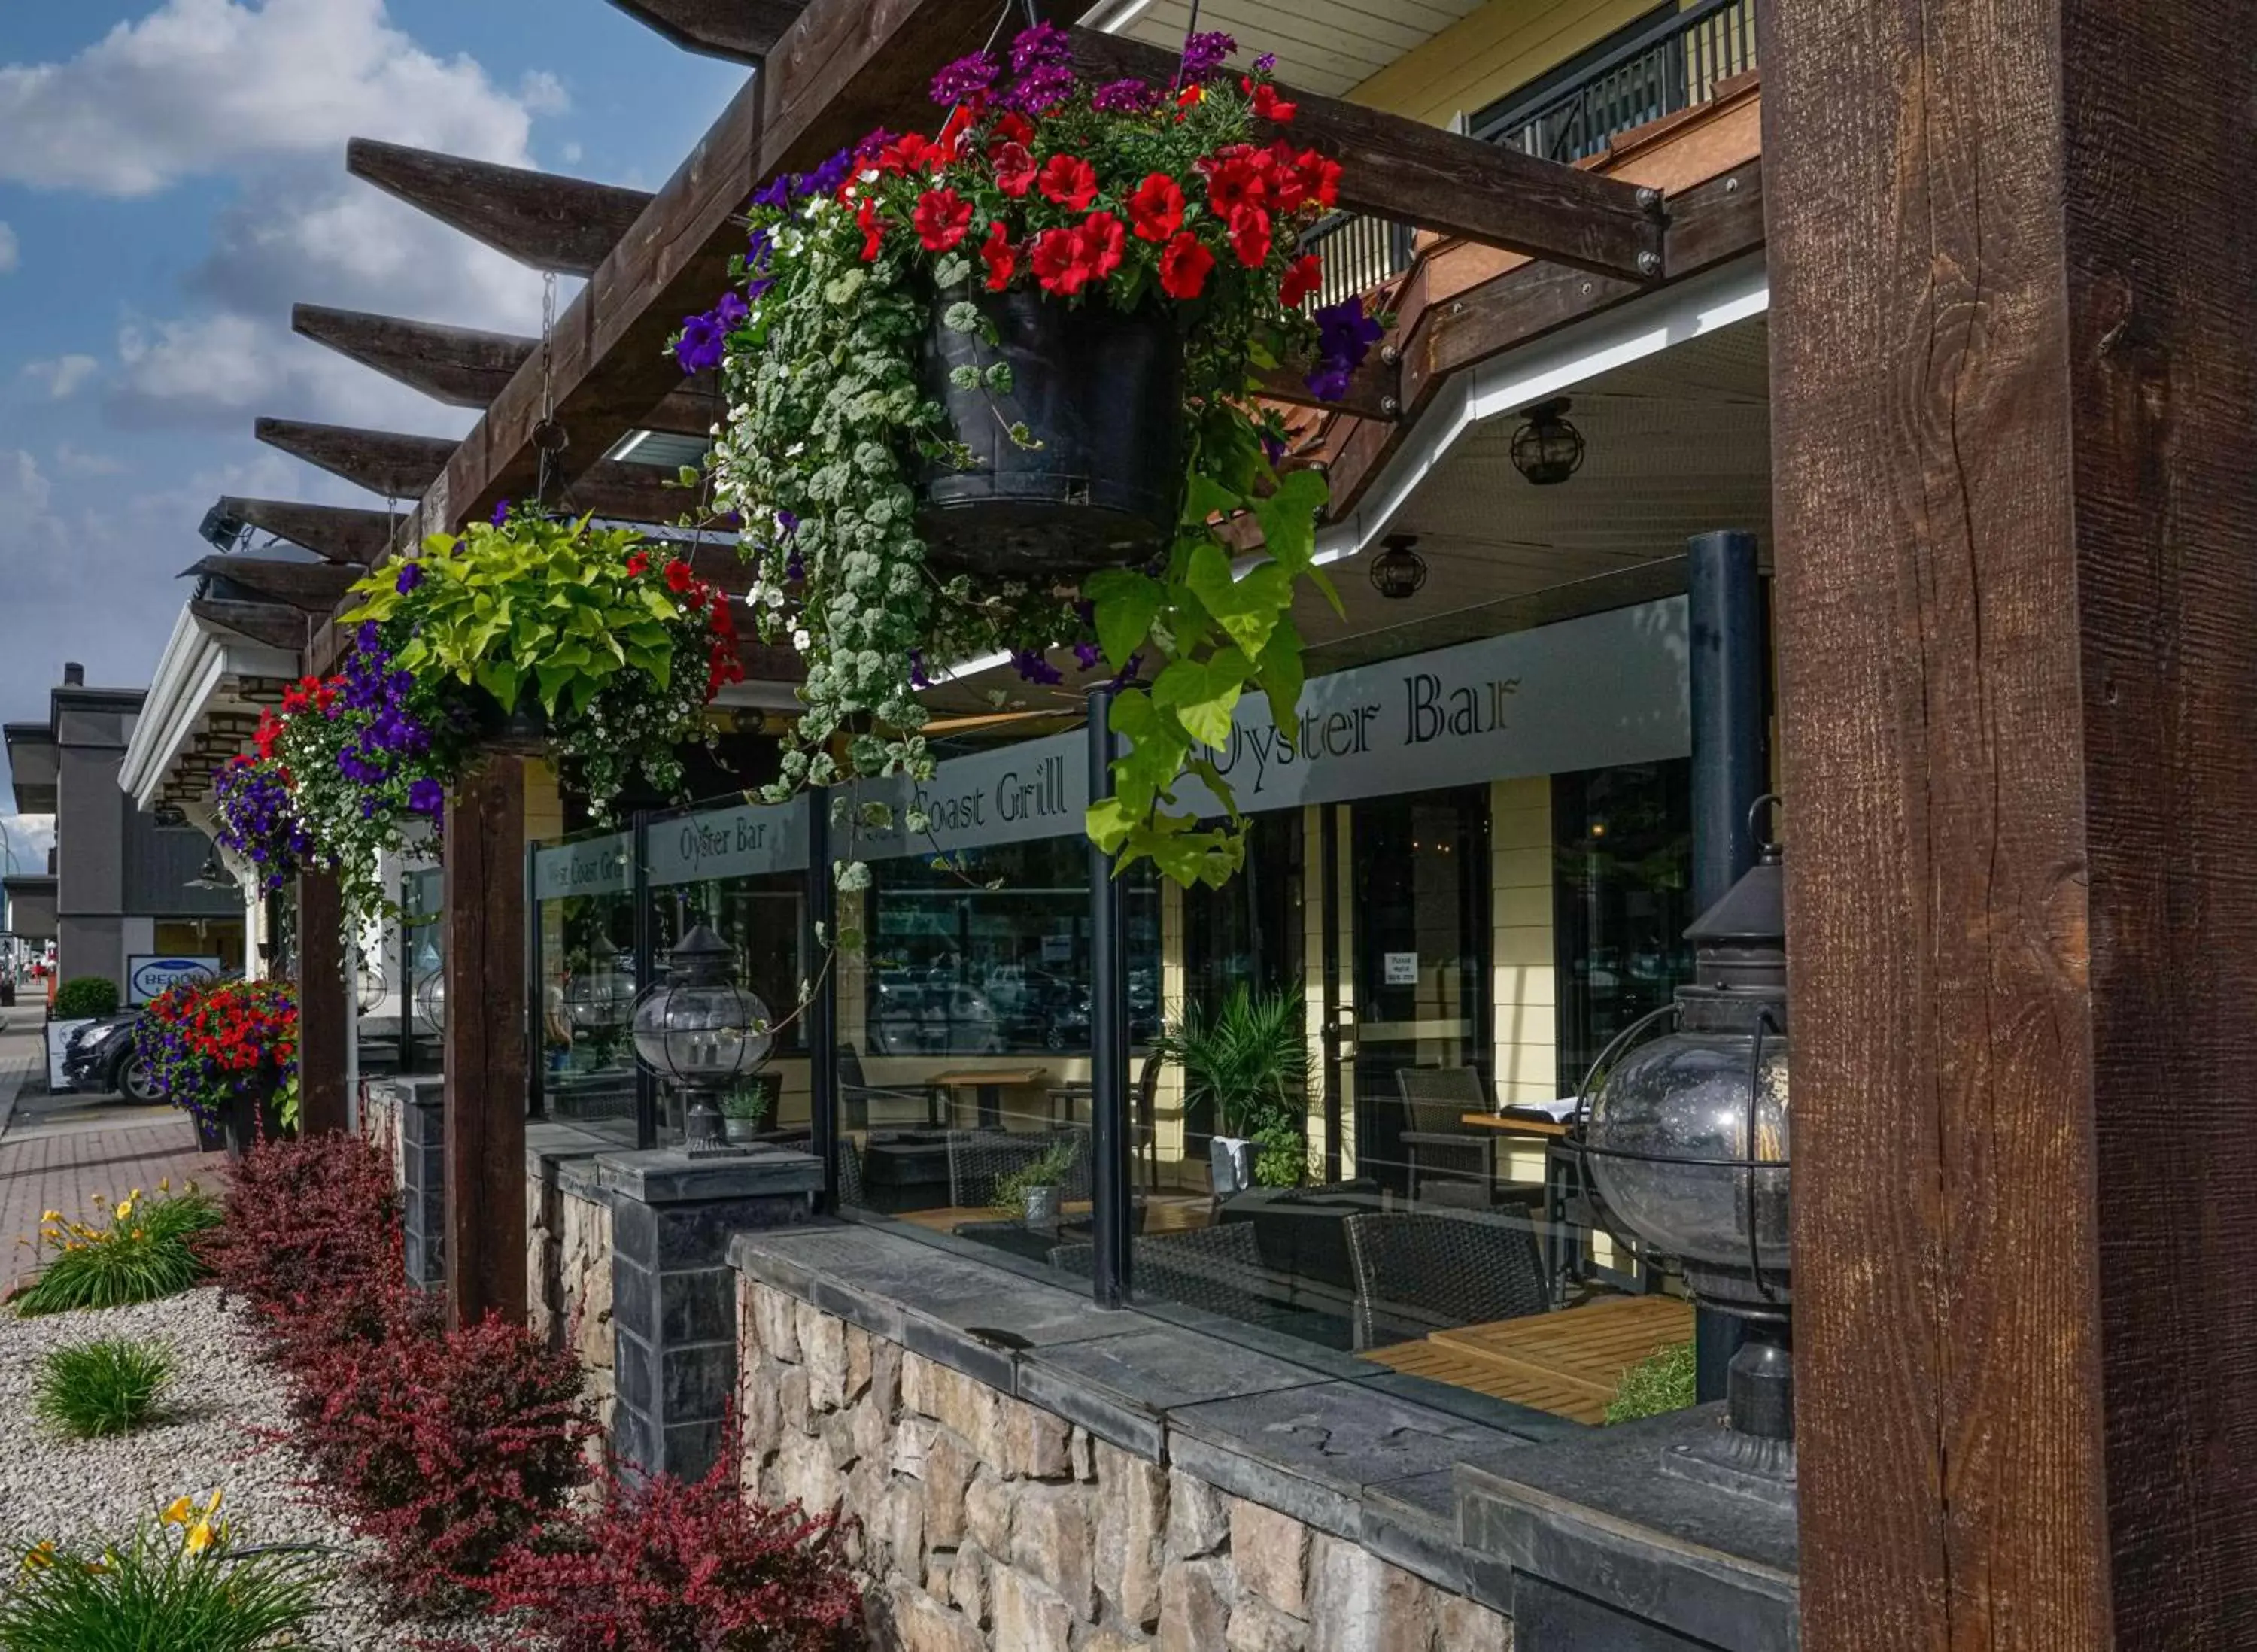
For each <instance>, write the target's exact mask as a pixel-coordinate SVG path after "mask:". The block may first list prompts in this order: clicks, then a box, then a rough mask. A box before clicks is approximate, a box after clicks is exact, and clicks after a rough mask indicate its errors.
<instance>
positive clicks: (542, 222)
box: [345, 138, 650, 275]
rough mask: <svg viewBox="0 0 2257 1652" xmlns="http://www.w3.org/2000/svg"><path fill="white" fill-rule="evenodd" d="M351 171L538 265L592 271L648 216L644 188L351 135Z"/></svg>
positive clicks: (573, 272) (347, 165) (466, 232)
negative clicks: (642, 215)
mask: <svg viewBox="0 0 2257 1652" xmlns="http://www.w3.org/2000/svg"><path fill="white" fill-rule="evenodd" d="M345 170H346V171H347V172H349V173H351V174H352V175H353V176H354V177H356V178H358V179H362V180H365V181H366V182H369V183H372V184H374V185H375V186H376V187H378V188H379V189H381V190H383V191H384V192H385V193H386V194H391V195H397V196H398V197H399V198H400V200H402V201H406V202H407V204H408V205H409V206H411V207H414V208H419V209H420V210H421V211H424V212H428V213H429V214H430V215H431V216H433V217H435V218H436V219H438V220H439V222H442V223H445V224H450V225H452V226H453V227H454V228H456V229H460V230H461V231H462V232H463V234H464V235H467V236H470V237H473V238H474V239H476V240H479V241H483V242H485V244H486V245H488V246H490V247H492V248H493V249H494V251H497V252H506V253H507V254H508V255H509V256H510V257H511V258H515V259H516V260H517V261H518V262H519V263H520V264H529V265H532V266H533V267H534V269H536V270H554V271H555V272H556V273H557V274H559V275H590V274H592V273H593V272H595V269H596V266H597V265H599V264H601V263H602V262H603V261H604V258H605V256H606V255H607V254H609V253H610V251H612V248H613V247H615V246H617V245H618V244H619V237H620V236H622V235H624V234H625V233H626V229H627V227H628V226H629V225H630V224H632V223H633V222H634V221H635V220H636V218H638V217H639V216H640V215H641V214H642V211H643V209H644V208H646V207H647V206H648V205H649V204H650V197H649V196H648V195H647V194H644V193H643V192H642V191H641V190H640V189H622V188H620V187H618V186H617V185H615V184H598V183H591V182H589V181H588V180H586V179H584V178H560V177H558V176H557V175H556V174H555V173H545V172H533V171H529V170H528V169H527V168H525V167H523V166H495V165H494V164H493V163H492V161H487V160H465V159H463V158H462V157H461V156H459V155H442V154H438V153H436V152H434V151H431V150H428V149H410V148H407V146H405V145H400V144H386V143H381V142H379V141H378V140H377V139H375V138H349V139H347V140H346V143H345Z"/></svg>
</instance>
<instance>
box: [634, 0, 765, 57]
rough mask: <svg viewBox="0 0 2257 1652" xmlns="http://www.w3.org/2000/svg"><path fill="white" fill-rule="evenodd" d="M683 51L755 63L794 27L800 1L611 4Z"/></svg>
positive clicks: (661, 0)
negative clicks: (648, 26) (645, 24)
mask: <svg viewBox="0 0 2257 1652" xmlns="http://www.w3.org/2000/svg"><path fill="white" fill-rule="evenodd" d="M612 4H613V5H615V6H617V7H618V8H619V10H620V11H624V12H626V14H627V15H628V16H629V17H631V18H637V19H638V20H640V21H641V22H643V23H647V24H648V25H650V26H651V27H652V28H654V29H655V30H657V31H658V32H660V33H661V34H662V35H664V36H665V37H666V38H667V39H669V40H671V41H673V42H674V43H675V45H676V46H680V47H682V48H683V50H684V51H689V52H702V53H704V54H705V55H706V56H708V57H718V58H727V59H729V60H732V62H738V63H757V62H759V61H760V60H761V59H762V58H764V57H766V56H767V55H768V53H769V52H771V51H773V50H774V49H775V43H776V42H777V41H778V40H781V39H783V37H784V32H785V31H786V30H788V29H789V28H790V27H791V25H793V24H794V23H796V21H798V18H799V14H800V12H801V11H803V10H804V9H805V7H804V4H803V0H612Z"/></svg>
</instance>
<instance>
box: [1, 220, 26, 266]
mask: <svg viewBox="0 0 2257 1652" xmlns="http://www.w3.org/2000/svg"><path fill="white" fill-rule="evenodd" d="M23 261H24V255H23V245H22V243H20V242H18V240H17V239H16V232H15V231H14V230H13V229H10V228H9V227H8V226H7V224H5V223H4V222H0V275H5V274H7V273H8V272H10V271H11V270H12V269H14V268H15V267H16V266H17V265H19V264H21V263H23Z"/></svg>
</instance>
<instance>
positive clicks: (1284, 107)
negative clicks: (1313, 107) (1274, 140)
mask: <svg viewBox="0 0 2257 1652" xmlns="http://www.w3.org/2000/svg"><path fill="white" fill-rule="evenodd" d="M1300 112H1301V106H1300V105H1299V104H1298V103H1289V102H1286V101H1285V100H1284V98H1282V97H1280V96H1278V95H1277V88H1276V87H1274V86H1272V85H1270V82H1269V81H1263V82H1262V84H1261V85H1259V86H1257V87H1256V88H1254V113H1255V114H1256V116H1258V117H1259V118H1261V119H1263V120H1265V121H1270V122H1273V123H1275V124H1277V125H1279V126H1284V125H1286V124H1290V123H1291V120H1292V118H1293V116H1296V115H1298V114H1299V113H1300Z"/></svg>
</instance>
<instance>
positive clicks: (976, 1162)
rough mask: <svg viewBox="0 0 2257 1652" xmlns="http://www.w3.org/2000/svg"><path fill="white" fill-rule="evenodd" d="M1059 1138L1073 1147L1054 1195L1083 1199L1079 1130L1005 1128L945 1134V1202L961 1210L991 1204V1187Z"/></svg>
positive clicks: (1085, 1184) (1085, 1180)
mask: <svg viewBox="0 0 2257 1652" xmlns="http://www.w3.org/2000/svg"><path fill="white" fill-rule="evenodd" d="M1060 1137H1065V1138H1066V1139H1067V1140H1071V1141H1072V1143H1073V1144H1074V1157H1073V1165H1072V1168H1070V1169H1069V1170H1068V1171H1067V1172H1066V1175H1065V1180H1064V1181H1062V1182H1060V1183H1058V1197H1060V1198H1064V1199H1086V1198H1087V1197H1089V1134H1088V1133H1087V1132H1086V1131H1083V1130H1045V1131H1040V1132H1029V1133H1023V1134H1022V1133H1014V1132H1011V1131H1008V1130H952V1131H950V1132H949V1133H948V1202H949V1203H950V1204H952V1205H955V1206H957V1207H958V1208H959V1209H961V1210H973V1209H978V1208H980V1207H983V1206H986V1205H988V1204H993V1203H994V1197H995V1184H996V1183H998V1182H1001V1180H1002V1179H1003V1178H1004V1177H1005V1176H1007V1175H1012V1174H1013V1173H1015V1172H1016V1171H1019V1170H1023V1169H1025V1168H1027V1166H1029V1165H1030V1164H1032V1163H1034V1162H1035V1161H1036V1160H1037V1159H1039V1158H1041V1157H1042V1156H1043V1155H1044V1154H1046V1153H1048V1152H1050V1150H1051V1148H1052V1147H1056V1146H1057V1145H1058V1140H1059V1138H1060Z"/></svg>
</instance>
